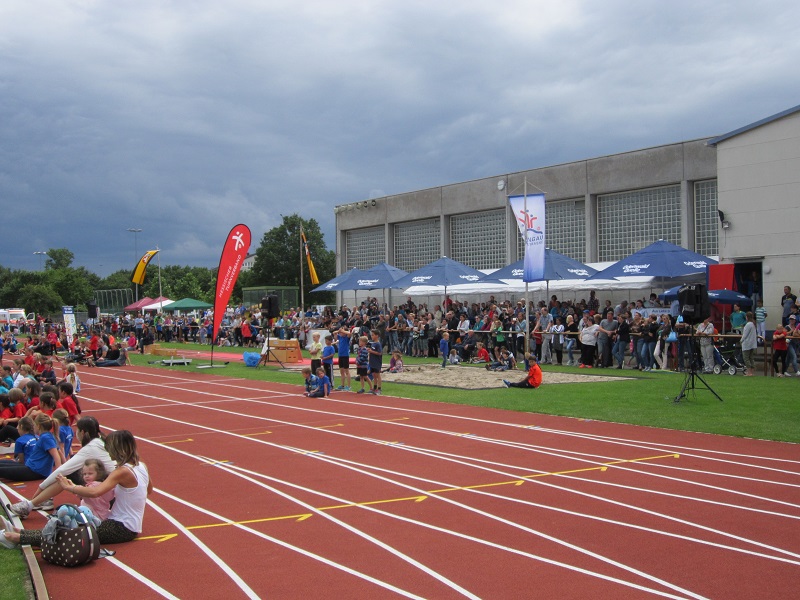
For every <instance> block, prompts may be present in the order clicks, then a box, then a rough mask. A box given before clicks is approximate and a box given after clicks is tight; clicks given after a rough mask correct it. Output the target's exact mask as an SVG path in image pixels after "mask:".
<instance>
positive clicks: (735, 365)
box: [714, 339, 745, 375]
mask: <svg viewBox="0 0 800 600" xmlns="http://www.w3.org/2000/svg"><path fill="white" fill-rule="evenodd" d="M723 371H727V372H728V375H736V372H737V371H741V372H742V373H744V372H745V367H744V363H743V362H742V352H741V348H740V347H739V343H738V342H737V341H735V340H727V339H726V340H722V341H721V342H719V343H715V344H714V375H719V374H720V373H722V372H723Z"/></svg>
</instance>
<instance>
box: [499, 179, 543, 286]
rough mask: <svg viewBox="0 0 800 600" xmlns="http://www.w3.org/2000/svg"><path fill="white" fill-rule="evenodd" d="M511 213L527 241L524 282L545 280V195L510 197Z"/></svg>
mask: <svg viewBox="0 0 800 600" xmlns="http://www.w3.org/2000/svg"><path fill="white" fill-rule="evenodd" d="M508 201H509V203H510V204H511V212H512V213H513V215H514V219H515V220H516V221H517V225H518V226H519V232H520V233H521V234H522V239H523V240H525V260H524V261H523V265H524V270H523V274H522V281H524V282H526V283H527V282H531V281H542V280H543V279H544V250H545V243H544V232H545V228H544V194H528V195H527V196H509V197H508Z"/></svg>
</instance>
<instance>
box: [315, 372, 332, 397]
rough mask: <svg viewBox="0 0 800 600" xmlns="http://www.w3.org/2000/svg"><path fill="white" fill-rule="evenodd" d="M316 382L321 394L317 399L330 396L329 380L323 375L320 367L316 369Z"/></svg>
mask: <svg viewBox="0 0 800 600" xmlns="http://www.w3.org/2000/svg"><path fill="white" fill-rule="evenodd" d="M317 381H318V384H319V389H320V392H322V393H321V394H320V395H319V397H320V398H322V397H324V396H330V395H331V380H330V378H328V376H327V375H326V374H325V369H324V368H323V367H320V368H319V369H317Z"/></svg>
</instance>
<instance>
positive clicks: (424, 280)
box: [389, 256, 484, 306]
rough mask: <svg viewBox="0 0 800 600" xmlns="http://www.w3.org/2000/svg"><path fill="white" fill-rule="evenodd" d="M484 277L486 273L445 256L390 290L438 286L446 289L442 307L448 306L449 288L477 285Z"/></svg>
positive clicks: (413, 272)
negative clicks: (463, 284)
mask: <svg viewBox="0 0 800 600" xmlns="http://www.w3.org/2000/svg"><path fill="white" fill-rule="evenodd" d="M483 276H484V273H482V272H480V271H478V269H473V268H472V267H468V266H467V265H465V264H463V263H460V262H458V261H457V260H453V259H452V258H447V257H446V256H443V257H442V258H440V259H439V260H435V261H433V262H432V263H430V264H428V265H425V266H424V267H422V268H420V269H417V270H416V271H412V272H411V273H409V274H408V275H406V276H404V277H401V278H400V279H398V280H396V281H395V282H394V283H393V284H392V285H390V286H389V287H390V288H393V289H407V288H413V286H436V287H443V288H444V299H445V301H444V302H443V303H442V306H445V305H446V303H447V302H446V301H447V288H448V287H452V286H454V285H459V284H462V283H475V282H477V281H479V280H480V279H481V278H482V277H483Z"/></svg>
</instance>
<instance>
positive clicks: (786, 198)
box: [709, 106, 800, 329]
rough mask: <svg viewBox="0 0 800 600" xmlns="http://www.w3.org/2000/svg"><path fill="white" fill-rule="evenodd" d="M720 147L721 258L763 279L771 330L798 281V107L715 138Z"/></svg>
mask: <svg viewBox="0 0 800 600" xmlns="http://www.w3.org/2000/svg"><path fill="white" fill-rule="evenodd" d="M709 144H710V145H711V146H712V147H715V148H716V149H717V174H718V175H717V177H718V181H719V184H718V188H719V210H720V211H721V212H720V221H721V222H722V223H723V224H724V228H721V237H720V244H719V246H720V248H719V255H720V262H723V263H732V264H734V265H735V267H736V269H735V271H736V275H737V277H738V278H739V280H740V281H744V282H746V281H747V280H748V278H749V277H752V273H755V277H756V278H758V279H759V280H760V281H761V282H763V296H764V306H765V307H766V308H767V312H768V313H769V317H768V319H767V329H773V328H774V327H775V325H777V324H778V322H779V321H780V316H781V312H780V298H781V296H782V295H783V287H784V286H785V285H789V286H791V288H792V291H793V293H794V294H795V295H797V292H798V287H800V286H798V281H800V275H798V273H800V262H798V260H800V237H798V231H800V106H795V107H794V108H790V109H788V110H785V111H783V112H780V113H778V114H776V115H772V116H771V117H767V118H766V119H762V120H760V121H756V122H755V123H751V124H750V125H746V126H744V127H742V128H740V129H736V130H735V131H732V132H730V133H726V134H725V135H722V136H719V137H717V138H714V139H712V140H711V141H710V142H709Z"/></svg>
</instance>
